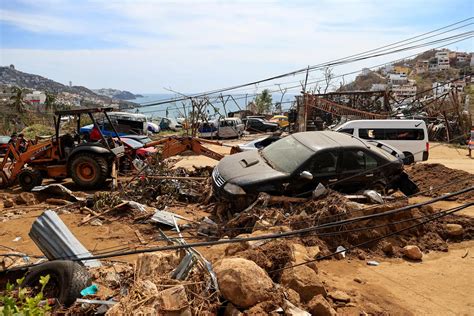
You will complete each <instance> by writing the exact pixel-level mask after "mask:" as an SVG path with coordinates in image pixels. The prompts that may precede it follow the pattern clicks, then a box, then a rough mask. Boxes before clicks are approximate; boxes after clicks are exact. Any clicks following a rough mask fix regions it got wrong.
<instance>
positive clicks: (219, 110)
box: [133, 93, 295, 118]
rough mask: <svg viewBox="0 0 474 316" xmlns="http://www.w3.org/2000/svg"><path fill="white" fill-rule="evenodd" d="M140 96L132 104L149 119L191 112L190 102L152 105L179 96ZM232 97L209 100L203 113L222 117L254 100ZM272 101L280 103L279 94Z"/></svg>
mask: <svg viewBox="0 0 474 316" xmlns="http://www.w3.org/2000/svg"><path fill="white" fill-rule="evenodd" d="M141 95H143V97H142V98H136V99H135V100H133V102H135V103H139V104H140V105H141V107H139V108H137V110H138V112H139V113H143V114H146V115H149V116H150V117H151V118H154V117H166V116H168V117H174V118H176V117H182V116H184V113H185V111H186V114H188V113H189V112H190V111H191V102H190V101H189V100H185V101H177V102H170V103H166V104H160V105H153V103H157V102H160V101H164V100H166V101H168V100H171V99H176V98H181V97H180V96H179V95H175V94H165V93H146V94H143V93H142V94H141ZM232 97H233V99H232V98H227V97H225V96H224V102H222V100H221V99H220V98H211V99H210V102H211V103H212V105H208V106H207V107H206V109H205V111H206V112H207V113H208V115H209V116H210V117H213V116H219V114H220V115H223V116H224V115H226V113H228V112H233V111H238V110H244V109H245V108H246V104H248V103H249V102H251V101H252V100H253V99H254V96H246V95H245V94H235V95H232ZM272 99H273V103H275V102H280V100H281V94H279V93H274V94H272ZM293 100H295V95H294V94H285V95H284V97H283V102H291V101H293ZM290 106H291V103H283V104H282V108H283V109H288V108H289V107H290Z"/></svg>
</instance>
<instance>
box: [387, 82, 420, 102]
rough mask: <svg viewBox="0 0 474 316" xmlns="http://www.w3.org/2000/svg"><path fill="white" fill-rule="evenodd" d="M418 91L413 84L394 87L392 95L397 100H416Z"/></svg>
mask: <svg viewBox="0 0 474 316" xmlns="http://www.w3.org/2000/svg"><path fill="white" fill-rule="evenodd" d="M416 90H417V87H416V85H414V84H412V83H408V84H404V85H394V86H392V93H393V96H394V97H395V98H396V99H405V98H414V97H415V96H416Z"/></svg>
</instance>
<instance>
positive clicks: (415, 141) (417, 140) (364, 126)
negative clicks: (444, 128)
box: [336, 120, 430, 164]
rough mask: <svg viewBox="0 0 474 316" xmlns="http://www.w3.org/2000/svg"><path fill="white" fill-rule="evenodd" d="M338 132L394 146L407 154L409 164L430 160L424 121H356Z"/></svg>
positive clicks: (341, 127)
mask: <svg viewBox="0 0 474 316" xmlns="http://www.w3.org/2000/svg"><path fill="white" fill-rule="evenodd" d="M336 131H337V132H343V133H348V134H351V135H354V136H357V137H359V138H362V139H366V140H376V141H380V142H382V143H385V144H387V145H390V146H393V147H395V148H397V149H398V150H400V151H402V152H403V153H404V154H405V160H404V161H405V163H407V164H409V163H412V162H414V161H424V160H428V152H429V148H430V143H429V141H428V131H427V129H426V124H425V122H424V121H422V120H354V121H349V122H346V123H344V124H342V125H341V126H339V127H337V128H336Z"/></svg>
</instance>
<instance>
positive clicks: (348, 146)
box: [212, 131, 418, 205]
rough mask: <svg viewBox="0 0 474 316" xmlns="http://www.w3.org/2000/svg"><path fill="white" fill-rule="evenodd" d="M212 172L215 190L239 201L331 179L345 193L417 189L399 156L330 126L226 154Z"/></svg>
mask: <svg viewBox="0 0 474 316" xmlns="http://www.w3.org/2000/svg"><path fill="white" fill-rule="evenodd" d="M212 178H213V186H214V189H215V192H216V194H217V195H218V196H220V197H223V198H227V199H229V200H232V201H245V202H244V204H247V203H249V202H251V201H253V200H254V199H255V198H256V197H257V195H258V194H259V193H260V192H267V193H269V194H274V195H289V196H294V195H300V194H302V193H308V194H309V193H310V192H311V191H312V190H314V188H315V187H316V186H317V185H318V184H319V183H322V184H323V185H331V184H332V185H331V188H333V189H335V190H337V191H340V192H344V193H354V192H357V191H360V190H364V189H377V190H389V189H399V190H400V191H402V192H403V193H404V194H406V195H411V194H414V193H416V192H417V191H418V187H417V186H416V185H415V184H414V183H413V182H412V181H411V180H410V179H409V178H408V175H407V174H406V173H405V172H404V171H403V162H402V161H401V159H399V158H398V157H396V156H395V155H392V154H391V153H389V152H388V151H386V150H384V149H383V148H379V147H377V146H373V145H371V144H369V143H367V142H365V141H363V140H361V139H359V138H357V137H353V136H350V135H347V134H345V133H338V132H332V131H322V132H302V133H295V134H292V135H289V136H287V137H284V138H282V139H280V140H278V141H276V142H274V143H272V144H270V145H269V146H267V147H265V148H264V149H262V150H259V151H255V150H253V151H246V152H242V153H237V154H234V155H230V156H227V157H225V158H223V159H222V160H221V161H220V162H219V163H218V165H217V166H216V167H215V168H214V170H213V173H212ZM240 205H242V204H240Z"/></svg>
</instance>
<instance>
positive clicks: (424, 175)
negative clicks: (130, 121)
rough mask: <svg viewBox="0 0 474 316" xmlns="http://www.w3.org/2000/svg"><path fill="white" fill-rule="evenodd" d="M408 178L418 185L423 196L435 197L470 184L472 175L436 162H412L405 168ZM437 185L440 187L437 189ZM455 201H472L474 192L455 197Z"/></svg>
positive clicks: (472, 181) (473, 177) (473, 178)
mask: <svg viewBox="0 0 474 316" xmlns="http://www.w3.org/2000/svg"><path fill="white" fill-rule="evenodd" d="M407 172H408V174H409V176H410V178H411V179H412V180H413V181H414V182H415V183H416V184H417V185H418V187H419V189H420V191H422V192H425V191H426V193H424V194H423V195H424V196H429V197H437V196H440V195H443V194H445V193H450V192H455V191H459V190H462V189H464V188H467V187H469V186H471V185H472V184H473V183H474V175H473V174H471V173H469V172H466V171H463V170H457V169H451V168H448V167H445V166H444V165H442V164H438V163H423V164H414V165H413V166H411V167H409V168H408V169H407ZM438 187H442V188H440V189H437V188H438ZM455 199H456V200H457V201H460V202H461V201H466V202H472V201H474V192H473V191H470V192H467V193H466V194H462V195H460V196H458V197H456V198H455Z"/></svg>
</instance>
